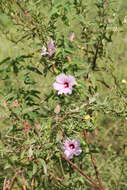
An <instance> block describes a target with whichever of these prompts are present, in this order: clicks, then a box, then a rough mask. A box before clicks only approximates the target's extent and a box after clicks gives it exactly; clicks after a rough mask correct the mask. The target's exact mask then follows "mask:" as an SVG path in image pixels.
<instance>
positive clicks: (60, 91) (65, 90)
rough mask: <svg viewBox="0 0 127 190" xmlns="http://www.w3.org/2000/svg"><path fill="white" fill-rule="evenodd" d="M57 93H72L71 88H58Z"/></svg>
mask: <svg viewBox="0 0 127 190" xmlns="http://www.w3.org/2000/svg"><path fill="white" fill-rule="evenodd" d="M59 94H65V95H66V94H72V89H71V88H62V89H60V90H59V92H58V95H59Z"/></svg>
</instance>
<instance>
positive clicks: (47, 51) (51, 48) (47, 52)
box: [41, 40, 56, 57]
mask: <svg viewBox="0 0 127 190" xmlns="http://www.w3.org/2000/svg"><path fill="white" fill-rule="evenodd" d="M55 51H56V47H55V44H54V41H53V40H50V41H48V43H47V48H46V47H45V46H43V47H42V51H41V55H42V56H49V57H51V56H52V55H53V54H54V53H55Z"/></svg>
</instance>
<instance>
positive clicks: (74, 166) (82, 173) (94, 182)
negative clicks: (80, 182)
mask: <svg viewBox="0 0 127 190" xmlns="http://www.w3.org/2000/svg"><path fill="white" fill-rule="evenodd" d="M61 157H62V158H63V159H64V160H66V161H67V162H68V163H69V164H70V165H71V167H72V168H74V169H76V170H77V171H78V172H79V173H80V174H81V175H82V176H84V177H85V178H86V179H87V181H88V182H89V184H90V185H92V186H94V187H97V188H98V189H99V190H104V188H102V187H101V186H100V185H99V184H97V183H96V181H94V180H93V179H92V178H91V177H90V176H88V175H87V174H85V173H84V172H83V171H82V170H81V169H80V168H79V167H78V166H77V165H76V164H74V163H73V162H72V161H70V160H69V159H68V158H66V157H65V156H64V155H63V154H62V155H61Z"/></svg>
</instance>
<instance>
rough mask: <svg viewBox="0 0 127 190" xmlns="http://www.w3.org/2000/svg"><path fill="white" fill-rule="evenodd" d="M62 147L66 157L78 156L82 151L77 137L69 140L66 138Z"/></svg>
mask: <svg viewBox="0 0 127 190" xmlns="http://www.w3.org/2000/svg"><path fill="white" fill-rule="evenodd" d="M62 149H63V150H64V155H65V156H66V157H67V158H68V159H72V158H73V156H74V155H75V156H78V155H79V154H81V152H82V149H81V147H80V142H79V140H77V139H72V140H71V139H69V138H67V139H66V140H65V141H64V143H63V146H62Z"/></svg>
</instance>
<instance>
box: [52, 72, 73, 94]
mask: <svg viewBox="0 0 127 190" xmlns="http://www.w3.org/2000/svg"><path fill="white" fill-rule="evenodd" d="M75 84H76V80H75V77H73V76H71V75H65V74H63V73H62V74H60V75H58V76H57V77H56V82H54V83H53V88H54V89H55V90H57V91H58V95H59V94H65V95H66V94H71V93H72V86H73V85H75Z"/></svg>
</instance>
